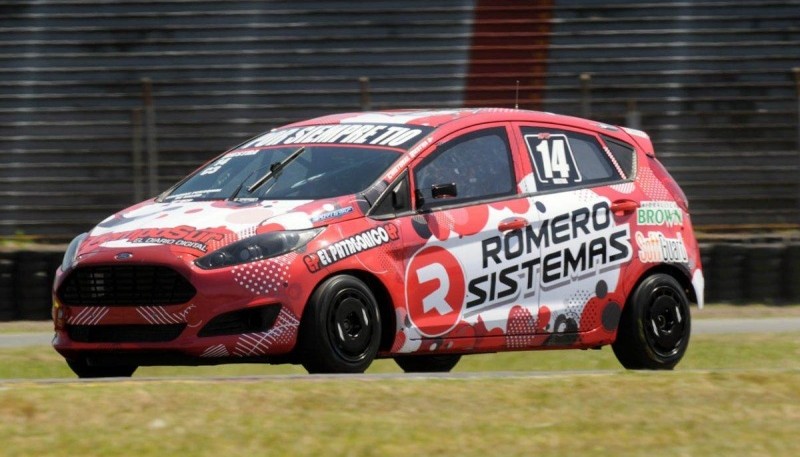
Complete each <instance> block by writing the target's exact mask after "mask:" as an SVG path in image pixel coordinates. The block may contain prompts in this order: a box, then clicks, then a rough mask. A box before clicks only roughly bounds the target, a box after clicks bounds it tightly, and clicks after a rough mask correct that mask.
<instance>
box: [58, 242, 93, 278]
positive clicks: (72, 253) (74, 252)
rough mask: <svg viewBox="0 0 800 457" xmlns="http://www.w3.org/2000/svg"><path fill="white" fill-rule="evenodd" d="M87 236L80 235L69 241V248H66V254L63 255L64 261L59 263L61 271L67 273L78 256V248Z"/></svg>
mask: <svg viewBox="0 0 800 457" xmlns="http://www.w3.org/2000/svg"><path fill="white" fill-rule="evenodd" d="M87 236H89V234H88V233H81V234H80V235H78V236H76V237H75V238H74V239H73V240H72V241H70V243H69V246H67V252H65V253H64V260H62V261H61V271H67V270H68V269H70V268H72V265H73V264H74V263H75V258H76V257H77V256H78V247H79V246H80V245H81V243H83V240H85V239H86V237H87Z"/></svg>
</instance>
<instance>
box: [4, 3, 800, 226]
mask: <svg viewBox="0 0 800 457" xmlns="http://www.w3.org/2000/svg"><path fill="white" fill-rule="evenodd" d="M796 67H800V1H796V0H784V1H770V0H760V1H759V0H741V1H728V0H707V1H704V0H696V1H690V0H684V1H670V0H666V1H663V2H647V1H645V2H641V1H633V0H610V1H608V2H597V1H592V0H572V1H559V0H546V1H537V2H521V1H506V0H501V1H488V0H406V1H404V2H396V1H388V0H373V1H371V2H355V1H342V0H333V1H322V0H308V1H296V0H295V1H282V0H276V1H247V0H196V1H187V0H82V1H78V0H60V1H47V0H43V1H36V2H31V1H28V0H7V1H5V2H3V3H2V4H0V237H10V236H14V235H18V234H24V235H26V236H32V237H35V238H37V239H39V240H41V241H65V240H68V239H69V238H71V237H73V236H74V235H76V234H78V233H80V232H82V231H85V230H87V229H89V228H91V227H92V226H93V225H95V224H96V223H97V222H99V221H100V220H102V219H103V218H105V217H106V216H108V215H109V214H111V213H113V212H115V211H118V210H120V209H122V208H124V207H126V206H128V205H130V204H132V203H134V202H135V201H136V200H138V199H142V198H146V197H150V196H153V195H154V194H155V193H156V192H158V191H161V190H164V189H166V188H167V187H169V186H170V185H171V184H172V183H173V182H175V181H176V180H177V179H179V178H180V177H181V176H182V175H184V174H186V173H187V172H189V171H190V170H192V169H194V168H195V167H197V166H198V165H199V164H200V163H202V162H204V161H206V160H208V159H210V158H212V157H214V156H215V155H217V154H218V153H220V152H222V151H223V150H225V149H226V148H228V147H230V146H232V145H235V144H237V143H239V142H240V141H243V140H245V139H247V138H248V137H250V136H252V135H254V134H256V133H258V132H261V131H264V130H267V129H269V128H272V127H275V126H277V125H281V124H284V123H288V122H292V121H295V120H299V119H303V118H307V117H312V116H318V115H322V114H327V113H332V112H339V111H350V110H355V111H357V110H361V109H362V108H365V107H367V106H369V107H370V108H372V109H396V108H411V107H421V108H436V107H440V108H442V107H443V108H448V107H461V106H505V107H512V106H514V104H515V101H516V100H515V99H516V98H517V97H516V96H515V92H516V88H517V82H519V97H518V102H519V105H520V107H521V108H526V109H537V110H545V111H552V112H558V113H563V114H572V115H578V116H583V115H587V116H589V117H591V118H593V119H596V120H598V121H602V122H607V123H612V124H630V125H635V126H638V127H640V128H641V129H643V130H645V131H647V132H649V133H650V135H651V136H652V138H653V140H654V143H655V146H656V151H657V154H658V155H659V157H660V158H661V159H662V160H663V162H664V163H665V164H666V166H667V168H668V169H670V170H671V172H672V173H673V175H674V176H675V178H676V179H677V180H678V182H679V183H680V184H681V186H682V187H683V189H684V190H685V191H686V193H687V194H688V196H689V199H690V201H691V205H692V206H691V207H692V212H693V215H694V222H695V224H696V225H697V226H699V228H700V230H701V231H705V232H707V233H716V232H720V231H724V230H735V229H749V230H774V229H795V228H798V227H799V226H800V179H798V178H797V173H798V168H800V155H798V141H800V138H798V131H799V130H798V91H797V89H798V80H797V79H796V77H797V74H796V73H794V70H793V69H794V68H796Z"/></svg>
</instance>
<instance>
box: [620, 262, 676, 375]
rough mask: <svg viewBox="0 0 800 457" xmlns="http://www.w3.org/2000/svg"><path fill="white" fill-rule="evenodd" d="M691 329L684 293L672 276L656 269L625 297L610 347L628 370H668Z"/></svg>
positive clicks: (672, 366)
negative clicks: (617, 326)
mask: <svg viewBox="0 0 800 457" xmlns="http://www.w3.org/2000/svg"><path fill="white" fill-rule="evenodd" d="M691 330H692V324H691V315H690V313H689V299H688V298H687V297H686V293H685V292H684V290H683V288H682V287H681V285H680V284H679V283H678V281H676V280H675V278H673V277H672V276H669V275H666V274H661V273H658V274H654V275H652V276H648V277H647V278H645V279H644V280H643V281H642V282H641V284H639V286H638V287H637V288H636V290H635V291H634V292H633V294H632V295H631V296H630V297H629V299H628V303H627V305H626V306H625V309H623V310H622V317H621V318H620V323H619V329H618V331H617V339H616V341H614V343H613V344H612V345H611V347H612V348H613V349H614V355H616V356H617V360H619V362H620V363H621V364H622V366H624V367H625V368H627V369H629V370H671V369H673V368H674V367H675V365H677V364H678V362H680V360H681V358H683V354H684V353H685V352H686V348H687V346H688V345H689V336H690V334H691Z"/></svg>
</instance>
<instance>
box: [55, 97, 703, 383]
mask: <svg viewBox="0 0 800 457" xmlns="http://www.w3.org/2000/svg"><path fill="white" fill-rule="evenodd" d="M688 208H689V203H688V201H687V199H686V196H685V195H684V193H683V192H682V191H681V189H680V188H679V187H678V185H677V184H676V183H675V181H674V180H673V179H672V177H671V176H670V175H669V173H668V172H667V170H666V169H665V168H664V167H663V166H662V165H661V164H660V163H659V161H658V160H657V158H656V155H655V153H654V151H653V145H652V142H651V141H650V139H649V137H648V136H647V135H646V134H645V133H643V132H641V131H637V130H633V129H629V128H625V127H616V126H612V125H607V124H604V123H599V122H595V121H591V120H586V119H579V118H575V117H568V116H562V115H556V114H551V113H544V112H535V111H524V110H512V109H499V108H484V109H454V110H439V111H421V110H410V111H389V112H359V113H345V114H337V115H329V116H324V117H319V118H316V119H311V120H307V121H302V122H298V123H294V124H290V125H287V126H284V127H280V128H276V129H273V130H270V131H268V132H265V133H263V134H261V135H259V136H256V137H254V138H252V139H250V140H248V141H246V142H244V143H242V144H240V145H238V146H236V147H234V148H232V149H230V150H228V151H226V152H224V153H222V154H221V155H219V156H218V157H216V158H214V159H213V160H211V161H209V162H208V163H207V164H205V165H203V166H202V167H201V168H199V169H198V170H197V171H195V172H193V173H192V174H190V175H189V176H187V177H186V178H184V179H183V180H181V181H180V182H178V183H177V184H176V185H174V186H173V187H172V188H170V189H169V190H167V191H165V192H164V193H162V194H161V195H159V196H158V197H156V198H153V199H150V200H147V201H144V202H142V203H139V204H137V205H134V206H132V207H130V208H128V209H125V210H123V211H120V212H119V213H117V214H115V215H112V216H110V217H109V218H107V219H105V220H104V221H102V222H100V223H99V224H98V225H97V226H96V227H95V228H94V229H92V230H91V231H90V232H88V233H84V234H82V235H80V236H78V237H76V238H75V239H74V240H73V241H72V243H71V244H70V245H69V248H68V250H67V252H66V254H65V256H64V261H63V264H62V265H61V267H60V268H59V270H58V272H57V275H56V279H55V284H54V286H53V302H54V305H53V319H54V322H55V331H56V335H55V338H54V340H53V345H54V347H55V349H56V350H57V351H58V352H59V353H60V354H61V355H62V356H63V357H64V358H65V359H66V362H67V363H68V364H69V366H70V367H71V368H72V370H73V371H74V372H75V373H76V374H77V375H78V376H79V377H112V376H130V375H132V374H133V372H134V371H135V370H136V369H137V367H139V366H143V365H174V364H180V365H203V364H219V363H233V362H268V363H300V364H302V365H303V366H304V367H305V368H306V369H307V370H308V371H309V372H310V373H359V372H363V371H364V370H366V369H367V367H369V366H370V364H371V362H372V361H373V360H374V359H375V358H393V359H394V360H395V361H396V362H397V364H398V365H399V366H400V367H401V368H402V369H403V370H405V371H407V372H437V371H449V370H450V369H452V368H453V367H454V366H455V365H456V364H457V363H458V361H459V359H460V357H461V356H462V355H465V354H474V353H485V352H500V351H518V350H534V349H588V348H600V347H602V346H605V345H611V346H612V348H613V351H614V353H615V354H616V356H617V358H618V359H619V361H620V362H621V364H622V365H623V366H624V367H626V368H628V369H672V368H673V367H674V366H675V365H676V364H677V363H678V362H679V361H680V360H681V358H682V357H683V355H684V352H685V351H686V348H687V345H688V342H689V337H690V331H691V320H690V313H689V305H690V303H696V304H697V305H699V306H700V307H702V305H703V284H704V281H703V273H702V269H701V264H700V255H699V251H698V246H697V241H696V239H695V236H694V234H693V230H692V224H691V219H690V216H689V212H688Z"/></svg>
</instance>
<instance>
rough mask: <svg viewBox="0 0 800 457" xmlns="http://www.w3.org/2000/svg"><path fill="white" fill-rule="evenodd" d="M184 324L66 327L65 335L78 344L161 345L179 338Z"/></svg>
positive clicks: (184, 326)
mask: <svg viewBox="0 0 800 457" xmlns="http://www.w3.org/2000/svg"><path fill="white" fill-rule="evenodd" d="M184 328H186V324H165V325H149V324H144V325H142V324H135V325H67V334H68V335H69V338H70V339H71V340H72V341H77V342H79V343H162V342H165V341H172V340H174V339H175V338H177V337H178V336H180V334H181V332H182V331H183V329H184Z"/></svg>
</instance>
